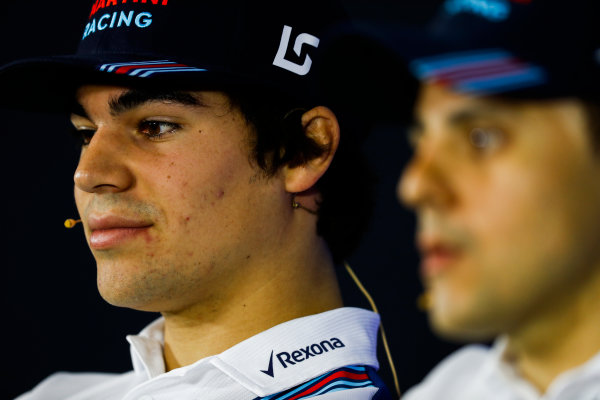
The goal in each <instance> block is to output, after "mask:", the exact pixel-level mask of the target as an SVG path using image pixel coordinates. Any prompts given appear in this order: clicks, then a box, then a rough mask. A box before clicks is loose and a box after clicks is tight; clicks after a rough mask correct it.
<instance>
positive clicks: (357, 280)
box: [344, 261, 402, 398]
mask: <svg viewBox="0 0 600 400" xmlns="http://www.w3.org/2000/svg"><path fill="white" fill-rule="evenodd" d="M344 267H346V271H348V274H349V275H350V277H351V278H352V280H353V281H354V283H355V284H356V286H358V288H359V289H360V291H361V292H362V294H363V295H364V296H365V297H366V298H367V300H368V301H369V304H371V308H372V309H373V311H374V312H375V313H376V314H379V311H378V310H377V306H376V305H375V301H373V298H372V297H371V295H370V294H369V292H368V291H367V289H365V287H364V286H363V284H362V283H361V281H360V280H359V279H358V277H357V276H356V274H355V273H354V271H353V270H352V268H351V267H350V264H348V262H347V261H344ZM379 332H381V341H382V342H383V347H384V349H385V354H386V356H387V359H388V363H389V364H390V369H391V371H392V376H393V378H394V386H395V388H396V393H397V394H398V397H399V398H400V397H402V394H401V391H400V384H399V383H398V375H397V374H396V367H395V366H394V360H393V359H392V353H391V351H390V346H389V345H388V341H387V338H386V336H385V329H383V322H380V324H379Z"/></svg>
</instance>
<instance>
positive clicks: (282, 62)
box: [273, 25, 319, 75]
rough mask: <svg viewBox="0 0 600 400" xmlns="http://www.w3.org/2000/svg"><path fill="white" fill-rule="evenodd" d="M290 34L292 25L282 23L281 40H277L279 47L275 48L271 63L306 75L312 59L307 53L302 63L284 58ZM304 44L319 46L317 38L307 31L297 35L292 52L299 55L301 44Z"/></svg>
mask: <svg viewBox="0 0 600 400" xmlns="http://www.w3.org/2000/svg"><path fill="white" fill-rule="evenodd" d="M291 34H292V27H291V26H287V25H284V27H283V33H282V34H281V41H280V42H279V49H278V50H277V54H276V55H275V60H273V65H275V66H277V67H281V68H283V69H286V70H288V71H290V72H293V73H295V74H298V75H306V74H308V72H309V71H310V67H311V66H312V59H311V58H310V56H309V55H308V54H307V55H306V57H305V58H304V63H303V64H296V63H294V62H292V61H289V60H286V58H285V55H286V53H287V50H288V46H289V44H290V36H291ZM305 44H306V45H309V46H312V47H314V48H317V47H319V38H318V37H316V36H313V35H311V34H308V33H301V34H300V35H298V36H297V37H296V41H295V42H294V53H296V55H297V56H298V57H300V55H301V53H302V46H303V45H305Z"/></svg>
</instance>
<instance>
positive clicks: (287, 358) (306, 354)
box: [260, 338, 346, 378]
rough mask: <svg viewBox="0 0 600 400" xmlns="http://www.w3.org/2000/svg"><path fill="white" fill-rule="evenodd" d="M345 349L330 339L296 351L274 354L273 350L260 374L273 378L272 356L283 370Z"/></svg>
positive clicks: (341, 344) (336, 341) (336, 339)
mask: <svg viewBox="0 0 600 400" xmlns="http://www.w3.org/2000/svg"><path fill="white" fill-rule="evenodd" d="M342 347H346V345H345V344H344V343H343V342H342V341H341V340H340V339H338V338H331V339H329V340H323V341H322V342H320V343H313V344H311V345H308V346H306V347H301V348H299V349H298V350H292V351H289V352H287V351H282V352H281V353H277V354H275V350H272V351H271V357H270V358H269V366H268V367H267V369H266V370H265V369H261V370H260V372H262V373H263V374H266V375H269V376H270V377H271V378H274V377H275V372H274V371H273V355H275V357H276V358H277V360H279V363H280V364H281V366H282V367H283V368H287V367H288V366H294V365H296V364H297V363H301V362H303V361H306V360H308V359H309V358H311V357H318V356H320V355H323V354H325V353H327V352H329V351H333V350H336V349H340V348H342Z"/></svg>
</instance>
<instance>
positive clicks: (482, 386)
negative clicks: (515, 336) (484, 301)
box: [402, 339, 600, 400]
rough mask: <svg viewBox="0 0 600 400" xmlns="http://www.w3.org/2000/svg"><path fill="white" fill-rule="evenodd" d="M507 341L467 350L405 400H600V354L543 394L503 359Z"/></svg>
mask: <svg viewBox="0 0 600 400" xmlns="http://www.w3.org/2000/svg"><path fill="white" fill-rule="evenodd" d="M506 344H507V342H506V340H505V339H499V340H497V341H496V343H495V344H494V346H493V347H492V348H491V349H489V348H487V347H484V346H475V345H471V346H466V347H464V348H462V349H460V350H458V351H457V352H455V353H454V354H451V355H450V356H449V357H447V358H446V359H445V360H444V361H442V362H441V363H440V364H439V365H438V366H437V367H435V368H434V369H433V370H432V371H431V372H430V373H429V375H428V376H427V377H426V378H425V380H424V381H423V382H422V383H421V384H419V385H417V386H415V387H414V388H412V389H411V390H409V391H408V392H407V393H406V395H405V396H404V397H403V398H402V400H432V399H443V400H488V399H489V400H600V353H598V354H597V355H596V356H594V357H593V358H592V359H590V360H589V361H587V362H586V363H585V364H583V365H581V366H579V367H577V368H575V369H573V370H570V371H566V372H564V373H562V374H561V375H559V376H558V377H557V378H556V379H555V380H554V381H553V382H552V384H551V385H550V387H549V388H548V390H547V391H546V393H544V394H541V393H539V391H538V390H537V389H536V388H535V387H534V386H533V385H531V384H530V383H529V382H527V381H526V380H524V379H523V378H521V377H520V376H519V374H518V373H517V372H516V371H515V370H514V368H512V367H511V366H510V365H509V364H508V363H507V362H506V361H504V359H503V354H504V351H505V349H506Z"/></svg>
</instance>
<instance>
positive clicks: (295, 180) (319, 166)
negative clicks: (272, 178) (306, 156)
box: [284, 106, 340, 193]
mask: <svg viewBox="0 0 600 400" xmlns="http://www.w3.org/2000/svg"><path fill="white" fill-rule="evenodd" d="M302 128H303V130H304V134H305V135H306V136H307V137H309V138H310V139H312V140H313V141H314V142H315V143H316V144H317V145H318V146H319V147H320V148H322V149H323V153H322V154H321V155H320V156H318V157H315V158H313V159H311V160H308V161H306V163H304V164H301V165H298V166H295V167H290V166H286V167H285V168H284V174H285V189H286V191H287V192H289V193H300V192H304V191H306V190H308V189H310V188H311V187H313V186H314V184H315V183H317V181H318V180H319V178H321V176H323V174H324V173H325V171H327V168H329V165H330V164H331V161H332V160H333V156H334V155H335V152H336V150H337V148H338V144H339V142H340V125H339V123H338V120H337V118H336V116H335V114H334V113H333V111H331V110H330V109H329V108H327V107H323V106H318V107H315V108H313V109H311V110H309V111H307V112H305V113H304V114H303V115H302Z"/></svg>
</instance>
